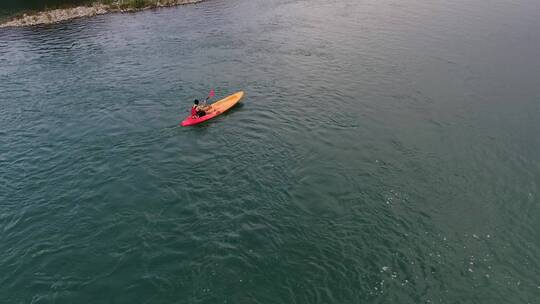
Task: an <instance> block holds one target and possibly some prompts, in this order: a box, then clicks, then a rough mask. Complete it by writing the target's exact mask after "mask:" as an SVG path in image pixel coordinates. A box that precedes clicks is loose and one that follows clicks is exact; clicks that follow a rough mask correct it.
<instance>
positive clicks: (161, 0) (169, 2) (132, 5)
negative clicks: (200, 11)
mask: <svg viewBox="0 0 540 304" xmlns="http://www.w3.org/2000/svg"><path fill="white" fill-rule="evenodd" d="M201 1H202V0H129V1H128V0H124V1H110V0H109V1H107V0H104V1H101V2H95V3H93V4H91V5H86V6H75V7H67V8H58V9H51V10H45V11H38V12H32V13H24V14H22V15H19V16H16V17H14V18H12V19H10V20H8V21H6V22H4V23H1V24H0V28H2V27H21V26H32V25H40V24H52V23H58V22H63V21H67V20H72V19H76V18H81V17H92V16H97V15H103V14H107V13H117V12H124V13H125V12H133V11H139V10H144V9H150V8H157V7H169V6H176V5H183V4H192V3H197V2H201Z"/></svg>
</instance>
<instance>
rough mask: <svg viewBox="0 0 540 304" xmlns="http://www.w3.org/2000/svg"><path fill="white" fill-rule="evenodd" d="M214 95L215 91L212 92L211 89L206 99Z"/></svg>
mask: <svg viewBox="0 0 540 304" xmlns="http://www.w3.org/2000/svg"><path fill="white" fill-rule="evenodd" d="M215 95H216V93H215V92H214V89H211V90H210V93H209V94H208V99H210V98H212V97H214V96H215Z"/></svg>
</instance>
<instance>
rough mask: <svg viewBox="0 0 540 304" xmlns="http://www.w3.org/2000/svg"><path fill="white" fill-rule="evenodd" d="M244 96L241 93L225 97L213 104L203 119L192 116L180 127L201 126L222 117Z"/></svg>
mask: <svg viewBox="0 0 540 304" xmlns="http://www.w3.org/2000/svg"><path fill="white" fill-rule="evenodd" d="M243 96H244V92H243V91H240V92H238V93H235V94H232V95H231V96H228V97H225V98H223V99H222V100H219V101H216V102H214V103H213V104H210V105H209V108H208V109H207V110H206V115H204V116H201V117H192V116H191V115H190V116H188V117H187V118H186V119H184V121H182V122H181V123H180V125H181V126H183V127H187V126H193V125H196V124H200V123H201V122H205V121H207V120H210V119H212V118H214V117H216V116H218V115H221V114H222V113H223V112H225V111H227V110H228V109H230V108H232V107H233V106H234V105H235V104H237V103H238V102H239V101H240V99H242V97H243Z"/></svg>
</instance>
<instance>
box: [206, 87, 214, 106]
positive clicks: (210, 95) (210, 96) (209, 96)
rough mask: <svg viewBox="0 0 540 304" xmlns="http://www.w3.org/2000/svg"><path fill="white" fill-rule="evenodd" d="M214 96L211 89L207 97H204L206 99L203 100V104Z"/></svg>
mask: <svg viewBox="0 0 540 304" xmlns="http://www.w3.org/2000/svg"><path fill="white" fill-rule="evenodd" d="M215 95H216V93H215V92H214V89H211V90H210V93H208V97H206V99H205V100H204V103H205V104H206V102H207V101H208V99H210V98H212V97H214V96H215Z"/></svg>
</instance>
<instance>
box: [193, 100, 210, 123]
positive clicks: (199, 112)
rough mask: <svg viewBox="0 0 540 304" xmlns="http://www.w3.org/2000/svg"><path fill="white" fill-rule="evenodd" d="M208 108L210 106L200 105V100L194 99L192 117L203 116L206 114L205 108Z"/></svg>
mask: <svg viewBox="0 0 540 304" xmlns="http://www.w3.org/2000/svg"><path fill="white" fill-rule="evenodd" d="M207 108H208V106H200V105H199V100H198V99H195V100H194V101H193V106H191V117H193V118H199V117H203V116H204V115H206V111H205V110H206V109H207Z"/></svg>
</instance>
